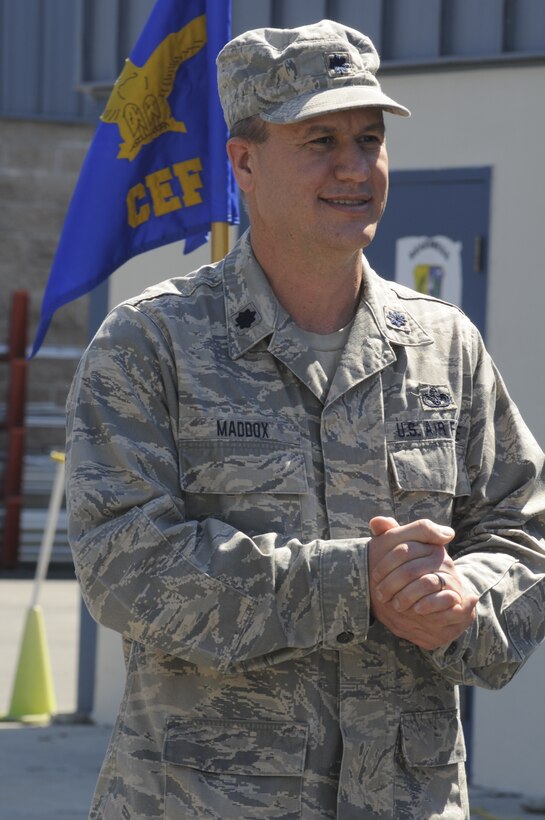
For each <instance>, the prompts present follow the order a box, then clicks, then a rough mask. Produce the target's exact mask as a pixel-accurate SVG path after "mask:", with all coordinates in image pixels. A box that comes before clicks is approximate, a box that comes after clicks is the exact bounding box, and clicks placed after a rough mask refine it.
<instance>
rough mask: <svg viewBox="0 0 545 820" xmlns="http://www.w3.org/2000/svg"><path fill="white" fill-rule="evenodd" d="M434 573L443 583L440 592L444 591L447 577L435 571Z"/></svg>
mask: <svg viewBox="0 0 545 820" xmlns="http://www.w3.org/2000/svg"><path fill="white" fill-rule="evenodd" d="M433 574H434V575H435V577H436V578H437V579H438V581H439V583H440V584H441V589H440V590H439V592H443V590H444V588H445V586H446V583H445V579H444V578H443V576H442V575H439V573H438V572H434V573H433Z"/></svg>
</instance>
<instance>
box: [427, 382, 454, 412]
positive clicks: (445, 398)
mask: <svg viewBox="0 0 545 820" xmlns="http://www.w3.org/2000/svg"><path fill="white" fill-rule="evenodd" d="M420 401H421V402H422V405H423V406H424V408H428V409H429V410H444V409H445V408H447V407H448V408H451V407H454V406H455V404H454V400H453V398H452V396H451V394H450V392H449V390H448V388H447V387H445V386H444V385H430V386H429V387H423V388H421V390H420Z"/></svg>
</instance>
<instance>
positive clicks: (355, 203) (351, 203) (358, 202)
mask: <svg viewBox="0 0 545 820" xmlns="http://www.w3.org/2000/svg"><path fill="white" fill-rule="evenodd" d="M322 202H325V203H326V205H342V206H345V207H349V208H361V207H362V206H363V205H367V204H368V203H369V202H370V197H362V198H350V199H347V198H346V197H329V198H327V199H325V198H324V199H322Z"/></svg>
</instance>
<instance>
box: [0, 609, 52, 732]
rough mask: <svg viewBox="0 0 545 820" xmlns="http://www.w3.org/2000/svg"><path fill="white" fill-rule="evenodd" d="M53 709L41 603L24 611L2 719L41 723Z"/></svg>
mask: <svg viewBox="0 0 545 820" xmlns="http://www.w3.org/2000/svg"><path fill="white" fill-rule="evenodd" d="M56 711H57V704H56V699H55V691H54V686H53V676H52V674H51V664H50V662H49V652H48V649H47V639H46V634H45V624H44V619H43V613H42V608H41V606H33V607H30V608H29V610H28V612H27V617H26V622H25V629H24V632H23V642H22V644H21V649H20V652H19V661H18V663H17V671H16V675H15V682H14V685H13V692H12V696H11V703H10V706H9V710H8V713H7V715H5V716H4V717H3V720H16V721H21V722H23V723H42V722H44V721H47V720H49V718H50V717H51V715H53V714H55V712H56Z"/></svg>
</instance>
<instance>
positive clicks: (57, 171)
mask: <svg viewBox="0 0 545 820" xmlns="http://www.w3.org/2000/svg"><path fill="white" fill-rule="evenodd" d="M92 134H93V128H92V127H91V126H88V125H69V124H62V123H45V122H30V121H23V120H7V119H0V201H1V202H2V208H1V209H0V247H1V248H2V253H1V254H0V282H1V283H2V299H1V300H0V345H2V344H6V342H7V338H8V329H9V321H10V316H9V312H10V311H9V308H10V297H11V293H12V292H13V291H14V290H17V289H21V288H24V289H27V290H28V291H29V293H30V316H29V334H28V341H29V343H31V342H32V341H33V339H34V335H35V332H36V329H37V326H38V321H39V315H40V308H41V302H42V297H43V293H44V289H45V285H46V282H47V279H48V276H49V271H50V267H51V263H52V261H53V257H54V253H55V250H56V247H57V243H58V239H59V236H60V232H61V228H62V225H63V222H64V217H65V214H66V210H67V207H68V204H69V201H70V198H71V196H72V192H73V190H74V186H75V184H76V181H77V178H78V174H79V170H80V167H81V164H82V162H83V159H84V157H85V154H86V152H87V149H88V146H89V143H90V140H91V138H92ZM87 302H88V300H87V297H82V298H80V299H78V300H77V301H75V302H72V303H70V304H69V305H66V306H65V307H63V308H61V309H60V310H59V311H58V312H57V314H56V315H55V318H54V320H53V323H52V325H51V327H50V330H49V333H48V335H47V337H46V340H45V346H47V347H53V348H65V347H72V348H74V347H75V348H82V347H83V346H84V345H85V344H86V341H87ZM75 366H76V360H75V359H74V358H73V359H67V358H60V359H59V358H54V359H51V358H46V357H41V356H39V357H38V358H36V359H34V360H33V361H32V362H31V363H30V365H29V373H28V401H29V402H30V403H39V404H41V403H46V404H51V405H56V406H58V407H62V406H63V405H64V402H65V398H66V393H67V390H68V387H69V385H70V382H71V379H72V376H73V372H74V369H75ZM5 395H6V368H5V366H3V365H2V366H0V404H1V403H3V402H4V401H5ZM44 438H45V439H47V436H45V434H44ZM31 446H36V447H38V446H39V443H38V442H36V443H35V445H31ZM44 446H48V443H44Z"/></svg>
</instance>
